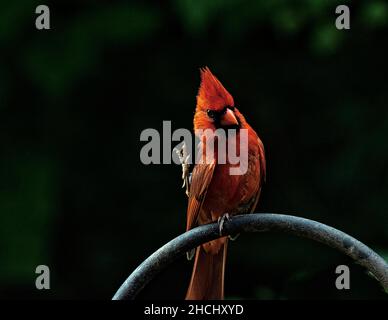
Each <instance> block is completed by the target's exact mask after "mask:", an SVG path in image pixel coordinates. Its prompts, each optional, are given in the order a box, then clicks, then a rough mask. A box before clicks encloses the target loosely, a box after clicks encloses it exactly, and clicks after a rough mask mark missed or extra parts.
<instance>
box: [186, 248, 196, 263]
mask: <svg viewBox="0 0 388 320" xmlns="http://www.w3.org/2000/svg"><path fill="white" fill-rule="evenodd" d="M194 255H195V248H194V249H191V250H190V251H187V252H186V258H187V260H189V261H190V260H191V259H193V257H194Z"/></svg>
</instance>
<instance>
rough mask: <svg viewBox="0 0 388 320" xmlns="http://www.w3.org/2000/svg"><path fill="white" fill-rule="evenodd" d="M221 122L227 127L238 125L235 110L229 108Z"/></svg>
mask: <svg viewBox="0 0 388 320" xmlns="http://www.w3.org/2000/svg"><path fill="white" fill-rule="evenodd" d="M220 123H221V125H222V126H225V127H228V126H236V125H238V121H237V118H236V116H235V114H234V112H233V111H232V110H230V109H229V108H228V109H226V113H225V114H224V115H223V116H222V117H221V119H220Z"/></svg>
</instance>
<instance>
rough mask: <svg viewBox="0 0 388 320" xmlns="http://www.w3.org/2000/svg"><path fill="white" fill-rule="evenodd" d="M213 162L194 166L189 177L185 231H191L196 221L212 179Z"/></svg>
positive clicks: (214, 163) (214, 164)
mask: <svg viewBox="0 0 388 320" xmlns="http://www.w3.org/2000/svg"><path fill="white" fill-rule="evenodd" d="M215 166H216V162H215V160H214V161H212V162H211V163H209V164H196V165H195V167H194V169H193V173H192V176H191V185H190V192H189V204H188V207H187V225H186V231H187V230H190V229H192V228H193V227H194V226H195V225H196V223H197V219H198V214H199V212H200V210H201V207H202V204H203V201H204V200H205V197H206V193H207V190H208V188H209V185H210V182H211V180H212V178H213V173H214V169H215Z"/></svg>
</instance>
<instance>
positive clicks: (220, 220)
mask: <svg viewBox="0 0 388 320" xmlns="http://www.w3.org/2000/svg"><path fill="white" fill-rule="evenodd" d="M228 220H230V215H229V213H225V214H223V215H222V216H221V217H219V218H218V220H217V222H218V230H219V232H220V236H222V235H223V232H224V223H225V221H228Z"/></svg>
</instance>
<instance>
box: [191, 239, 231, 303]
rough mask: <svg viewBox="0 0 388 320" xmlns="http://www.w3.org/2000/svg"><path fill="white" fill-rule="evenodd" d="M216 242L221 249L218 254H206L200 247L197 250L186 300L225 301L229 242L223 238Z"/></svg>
mask: <svg viewBox="0 0 388 320" xmlns="http://www.w3.org/2000/svg"><path fill="white" fill-rule="evenodd" d="M220 240H223V241H220ZM212 242H213V241H212ZM214 242H218V243H217V247H219V250H217V252H216V253H213V252H206V251H208V250H206V251H205V249H204V247H203V246H199V247H198V248H197V250H196V253H195V260H194V268H193V273H192V275H191V280H190V285H189V288H188V290H187V294H186V300H222V299H224V274H225V260H226V251H227V247H228V240H227V238H226V239H225V238H224V239H222V238H221V239H218V240H214ZM205 246H206V244H205Z"/></svg>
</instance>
